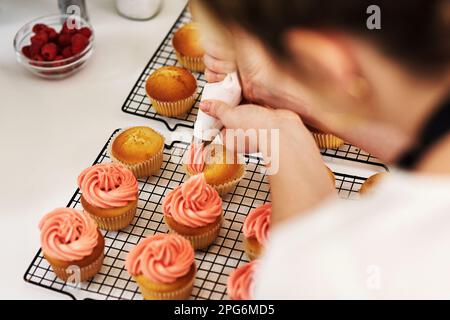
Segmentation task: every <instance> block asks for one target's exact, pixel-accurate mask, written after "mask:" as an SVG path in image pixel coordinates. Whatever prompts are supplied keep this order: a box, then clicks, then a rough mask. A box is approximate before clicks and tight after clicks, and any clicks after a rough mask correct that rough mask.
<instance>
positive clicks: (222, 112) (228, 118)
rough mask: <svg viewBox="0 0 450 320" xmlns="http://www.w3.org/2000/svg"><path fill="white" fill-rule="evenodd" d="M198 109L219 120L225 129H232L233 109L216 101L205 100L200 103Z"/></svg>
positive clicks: (233, 122)
mask: <svg viewBox="0 0 450 320" xmlns="http://www.w3.org/2000/svg"><path fill="white" fill-rule="evenodd" d="M199 108H200V110H202V111H203V112H205V113H207V114H209V115H210V116H212V117H214V118H217V119H219V120H220V121H221V122H222V123H223V125H224V126H225V127H227V128H233V127H234V124H235V121H234V120H233V108H232V107H230V106H229V105H228V104H226V103H224V102H222V101H218V100H206V101H202V102H201V103H200V105H199Z"/></svg>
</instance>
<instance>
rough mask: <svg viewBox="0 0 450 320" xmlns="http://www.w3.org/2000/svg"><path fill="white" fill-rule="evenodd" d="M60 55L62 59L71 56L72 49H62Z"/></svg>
mask: <svg viewBox="0 0 450 320" xmlns="http://www.w3.org/2000/svg"><path fill="white" fill-rule="evenodd" d="M61 54H62V56H63V57H64V58H69V57H71V56H73V53H72V49H71V48H70V47H65V48H64V49H62V52H61Z"/></svg>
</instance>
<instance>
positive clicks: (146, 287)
mask: <svg viewBox="0 0 450 320" xmlns="http://www.w3.org/2000/svg"><path fill="white" fill-rule="evenodd" d="M125 268H126V269H127V271H128V273H129V274H130V275H131V276H132V277H133V278H134V280H135V281H136V282H137V284H138V285H139V288H140V289H141V293H142V295H143V296H144V299H146V300H186V299H188V298H189V296H190V295H191V292H192V288H193V285H194V281H195V275H196V273H197V269H196V266H195V261H194V250H193V249H192V246H191V244H190V243H189V241H187V240H186V239H184V238H183V237H180V236H178V235H175V234H157V235H154V236H150V237H147V238H145V239H144V240H141V241H140V242H139V243H138V244H137V245H136V247H134V248H133V249H132V250H131V252H130V253H129V254H128V256H127V258H126V261H125Z"/></svg>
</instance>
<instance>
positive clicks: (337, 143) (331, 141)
mask: <svg viewBox="0 0 450 320" xmlns="http://www.w3.org/2000/svg"><path fill="white" fill-rule="evenodd" d="M311 133H312V135H313V137H314V139H315V140H316V143H317V145H318V146H319V148H320V149H338V148H339V147H341V146H342V145H343V144H344V143H345V142H344V140H342V139H341V138H338V137H336V136H334V135H332V134H329V133H318V132H311Z"/></svg>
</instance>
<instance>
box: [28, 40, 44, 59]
mask: <svg viewBox="0 0 450 320" xmlns="http://www.w3.org/2000/svg"><path fill="white" fill-rule="evenodd" d="M43 45H44V43H42V42H39V41H36V42H31V45H30V54H31V56H34V55H37V54H41V48H42V46H43Z"/></svg>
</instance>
